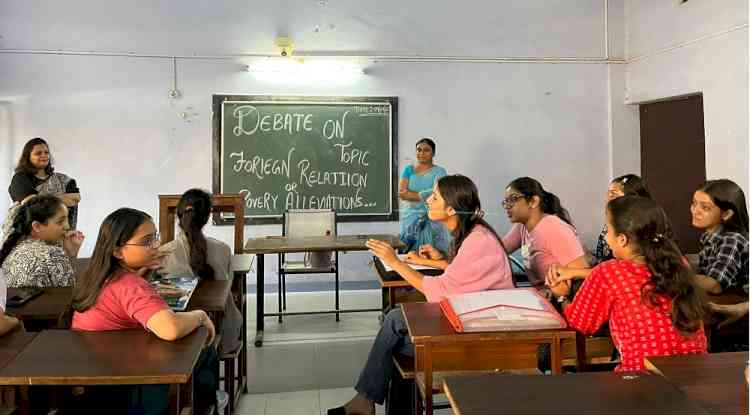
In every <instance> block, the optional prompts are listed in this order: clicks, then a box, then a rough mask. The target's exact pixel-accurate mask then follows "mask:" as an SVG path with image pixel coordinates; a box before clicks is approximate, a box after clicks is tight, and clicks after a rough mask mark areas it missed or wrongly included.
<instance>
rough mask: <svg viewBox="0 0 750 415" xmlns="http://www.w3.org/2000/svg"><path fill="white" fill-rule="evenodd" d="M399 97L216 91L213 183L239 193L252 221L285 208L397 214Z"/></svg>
mask: <svg viewBox="0 0 750 415" xmlns="http://www.w3.org/2000/svg"><path fill="white" fill-rule="evenodd" d="M397 102H398V100H397V98H395V97H292V96H267V95H263V96H259V95H214V96H213V151H214V157H213V191H214V193H240V194H242V195H243V196H244V197H245V215H246V221H247V222H248V223H250V224H262V223H279V222H280V221H281V217H282V215H283V213H284V211H285V210H287V209H335V210H336V212H337V216H338V218H339V220H340V221H350V222H360V221H371V220H383V221H387V220H397V219H398V214H397V212H396V210H395V209H394V206H398V205H397V202H396V200H397V199H396V197H397V194H396V192H397V187H398V186H397V175H398V172H397V167H396V160H397V154H398V151H397V150H398V149H397V143H398V140H397V131H396V130H397V128H396V126H397ZM217 222H219V223H231V219H230V218H221V219H219V220H217Z"/></svg>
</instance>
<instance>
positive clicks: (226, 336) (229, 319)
mask: <svg viewBox="0 0 750 415" xmlns="http://www.w3.org/2000/svg"><path fill="white" fill-rule="evenodd" d="M210 215H211V195H210V194H208V193H206V192H204V191H203V190H200V189H190V190H188V191H187V192H185V193H184V194H183V195H182V197H181V198H180V201H179V202H178V203H177V218H178V221H179V225H180V229H181V231H182V232H180V234H179V235H178V236H177V238H175V240H174V241H171V242H168V243H166V244H164V245H162V246H161V248H160V250H161V251H162V252H168V253H169V254H168V256H167V258H166V259H165V261H164V265H163V266H162V268H161V269H160V270H159V272H160V273H163V274H169V275H193V276H197V277H200V278H202V279H209V280H213V279H217V280H228V279H231V278H232V270H231V258H232V251H231V250H230V249H229V246H228V245H227V244H225V243H224V242H221V241H219V240H218V239H214V238H210V237H206V236H204V235H203V227H204V226H205V225H206V223H208V218H209V216H210ZM221 327H222V334H221V343H220V346H219V348H220V350H221V351H227V352H231V351H233V350H236V349H237V348H238V347H239V346H240V336H241V334H242V333H241V330H242V314H241V313H240V311H239V309H237V305H236V304H235V302H234V299H233V297H232V294H231V293H230V294H229V296H228V297H227V305H226V309H225V314H224V320H223V322H222V326H221Z"/></svg>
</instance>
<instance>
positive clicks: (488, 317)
mask: <svg viewBox="0 0 750 415" xmlns="http://www.w3.org/2000/svg"><path fill="white" fill-rule="evenodd" d="M440 308H441V309H442V310H443V314H444V315H445V317H446V318H447V319H448V321H449V322H450V323H451V325H452V326H453V328H454V329H455V330H456V331H457V332H459V333H465V332H482V331H509V330H543V329H561V328H565V327H566V326H567V324H566V323H565V319H563V318H562V316H560V314H559V313H558V312H557V310H555V308H554V307H553V306H552V304H550V302H549V301H547V299H546V298H544V297H542V296H541V295H540V294H539V293H538V292H537V290H536V289H534V288H513V289H507V290H492V291H480V292H475V293H468V294H457V295H452V296H448V297H447V298H445V299H443V301H441V302H440Z"/></svg>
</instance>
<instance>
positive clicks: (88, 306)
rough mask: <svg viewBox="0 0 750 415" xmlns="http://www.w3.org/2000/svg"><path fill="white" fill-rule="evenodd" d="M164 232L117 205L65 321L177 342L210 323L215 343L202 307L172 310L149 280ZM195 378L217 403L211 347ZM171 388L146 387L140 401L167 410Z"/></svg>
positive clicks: (149, 408)
mask: <svg viewBox="0 0 750 415" xmlns="http://www.w3.org/2000/svg"><path fill="white" fill-rule="evenodd" d="M158 247H159V234H158V233H157V232H156V227H155V226H154V222H153V221H152V219H151V217H150V216H149V215H148V214H146V213H144V212H141V211H139V210H136V209H130V208H121V209H118V210H116V211H114V212H112V213H111V214H109V216H107V217H106V218H105V219H104V222H103V223H102V225H101V227H100V229H99V236H98V237H97V240H96V246H94V252H93V254H92V256H91V261H90V262H89V264H88V266H87V268H86V270H85V271H84V272H83V273H82V275H81V276H80V277H79V281H77V283H76V285H75V287H74V288H73V298H72V301H71V304H70V305H69V307H68V310H67V311H66V313H65V314H64V315H63V316H62V317H61V325H62V326H67V325H70V328H71V329H72V330H80V331H107V330H129V329H145V330H148V331H150V332H152V333H154V334H155V335H156V336H157V337H159V338H161V339H163V340H167V341H174V340H178V339H180V338H182V337H184V336H187V335H188V334H190V333H192V332H193V331H194V330H196V329H197V328H199V327H205V328H206V329H207V330H208V333H209V336H208V340H207V345H210V344H211V343H212V342H213V339H214V336H215V334H216V331H215V329H214V325H213V323H212V322H211V319H209V317H208V314H206V312H205V311H203V310H194V311H188V312H180V313H175V312H173V311H172V310H171V309H170V308H169V306H168V305H167V304H166V303H165V302H164V300H163V299H162V298H161V297H160V296H159V294H157V293H156V291H155V290H154V289H153V288H152V287H151V285H149V283H148V281H146V279H145V276H146V275H147V274H149V273H150V272H151V271H153V270H155V269H157V268H158V267H159V266H160V265H161V261H162V259H163V256H162V254H160V253H159V250H158ZM196 367H197V368H196V371H197V372H199V373H200V376H196V374H197V373H194V379H196V382H198V385H197V386H196V388H197V391H198V395H199V399H197V400H196V401H198V402H199V403H200V404H205V405H210V404H214V403H215V402H216V390H217V389H218V360H217V355H216V350H215V349H214V348H213V346H209V347H207V348H206V349H205V350H204V353H203V354H202V355H201V357H200V358H199V363H198V364H197V366H196ZM167 392H168V388H164V387H163V386H162V385H157V386H151V387H142V390H141V392H139V396H141V397H142V402H139V404H140V405H142V406H143V408H139V409H140V410H143V411H144V412H145V413H155V414H157V413H162V411H164V410H165V409H166V406H167V404H168V400H167Z"/></svg>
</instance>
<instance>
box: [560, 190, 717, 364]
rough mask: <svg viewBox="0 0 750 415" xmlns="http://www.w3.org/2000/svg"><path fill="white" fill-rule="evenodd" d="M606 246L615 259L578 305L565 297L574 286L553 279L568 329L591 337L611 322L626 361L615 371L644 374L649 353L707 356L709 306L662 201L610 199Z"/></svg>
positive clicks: (597, 273)
mask: <svg viewBox="0 0 750 415" xmlns="http://www.w3.org/2000/svg"><path fill="white" fill-rule="evenodd" d="M607 244H609V246H610V247H611V248H612V253H613V255H614V257H615V259H613V260H610V261H606V262H604V263H602V264H600V265H599V266H597V267H595V268H594V269H593V270H592V271H591V275H590V276H589V277H588V278H587V279H586V281H585V282H584V283H583V286H582V287H581V289H580V290H579V291H578V293H577V294H576V296H575V300H574V301H573V303H572V304H569V303H568V302H567V300H564V297H565V296H566V295H567V293H568V291H569V287H570V284H569V281H565V282H559V283H557V284H556V285H555V284H554V282H553V281H550V280H548V284H549V285H550V286H551V287H550V288H551V289H552V292H553V293H554V294H555V295H557V296H561V297H563V309H564V313H565V317H566V318H567V320H568V324H570V326H571V327H572V328H574V329H576V330H578V331H580V332H582V333H583V334H592V333H594V332H595V331H596V330H597V329H598V328H599V327H601V325H602V324H604V323H605V322H606V321H609V327H610V331H611V333H612V340H613V342H614V344H615V347H617V350H619V351H620V355H621V356H622V363H621V364H620V365H619V366H618V367H617V368H616V369H615V370H616V371H635V370H644V363H643V358H644V357H647V356H668V355H676V354H692V353H705V352H706V336H705V334H704V332H703V323H702V320H703V316H704V314H705V308H704V305H703V303H702V302H701V299H700V297H699V296H698V293H697V292H696V290H695V287H694V286H693V285H692V282H691V278H692V272H691V271H690V269H689V268H688V267H687V266H686V265H685V263H684V261H683V260H682V256H681V254H680V250H679V248H677V245H676V244H675V243H674V241H673V240H672V238H671V231H670V229H669V222H668V220H667V217H666V215H665V214H664V211H663V210H662V209H661V208H660V207H659V206H658V205H657V204H656V202H654V201H653V200H651V199H647V198H644V197H640V196H623V197H620V198H618V199H614V200H612V201H610V202H609V203H608V204H607Z"/></svg>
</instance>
